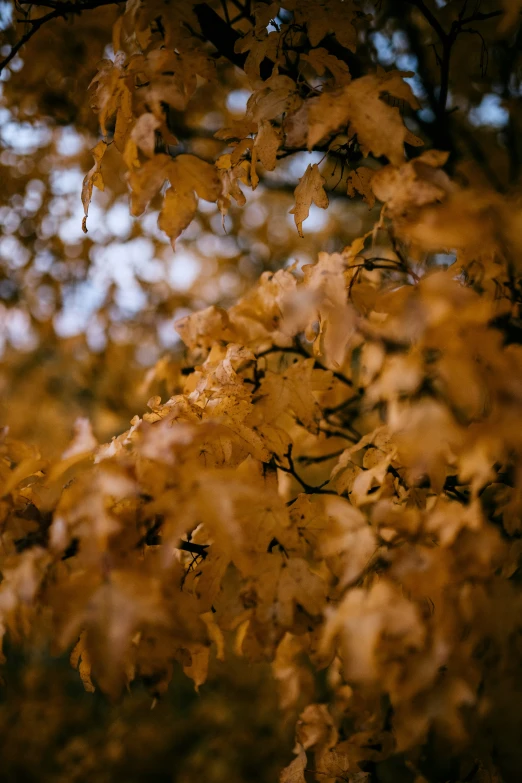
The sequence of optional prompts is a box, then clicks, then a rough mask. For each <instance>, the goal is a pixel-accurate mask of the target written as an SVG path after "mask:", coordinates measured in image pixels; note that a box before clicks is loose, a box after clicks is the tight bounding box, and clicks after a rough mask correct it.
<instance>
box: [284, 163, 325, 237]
mask: <svg viewBox="0 0 522 783" xmlns="http://www.w3.org/2000/svg"><path fill="white" fill-rule="evenodd" d="M325 182H326V180H325V178H324V177H323V175H322V174H321V172H320V171H319V166H318V165H317V163H314V164H311V163H310V164H309V165H308V168H307V169H306V171H305V173H304V175H303V176H302V177H301V179H300V180H299V184H298V186H297V187H296V189H295V191H294V196H295V207H293V209H291V210H290V214H291V215H293V216H294V220H295V224H296V226H297V230H298V232H299V236H300V237H303V236H304V234H303V222H304V221H305V220H306V218H307V217H308V215H309V214H310V207H311V205H312V203H313V204H315V205H316V206H318V207H320V208H321V209H327V208H328V195H327V193H326V191H325V189H324V183H325Z"/></svg>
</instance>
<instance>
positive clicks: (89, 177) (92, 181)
mask: <svg viewBox="0 0 522 783" xmlns="http://www.w3.org/2000/svg"><path fill="white" fill-rule="evenodd" d="M106 152H107V144H106V142H104V141H99V142H98V144H97V145H96V146H95V148H94V149H93V150H92V155H93V158H94V166H93V167H92V169H90V171H89V172H88V173H87V174H86V175H85V177H84V180H83V186H82V204H83V211H84V214H85V217H84V218H83V223H82V229H83V231H84V233H85V234H86V233H87V215H88V214H89V204H90V203H91V198H92V190H93V187H94V186H96V187H97V188H98V190H103V189H104V187H105V185H104V182H103V177H102V174H101V170H100V169H101V162H102V158H103V156H104V155H105V153H106Z"/></svg>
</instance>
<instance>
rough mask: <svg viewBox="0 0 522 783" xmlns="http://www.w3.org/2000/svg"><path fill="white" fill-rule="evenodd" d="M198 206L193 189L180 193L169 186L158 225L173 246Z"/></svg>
mask: <svg viewBox="0 0 522 783" xmlns="http://www.w3.org/2000/svg"><path fill="white" fill-rule="evenodd" d="M197 206H198V202H197V199H196V196H195V195H194V191H192V190H189V191H185V192H181V193H178V191H176V190H174V188H169V189H168V190H167V192H166V193H165V198H164V199H163V205H162V207H161V212H160V214H159V217H158V226H159V228H160V229H161V230H162V231H164V232H165V233H166V235H167V236H168V237H169V239H170V241H171V244H172V247H174V245H175V242H176V239H177V238H178V237H179V235H180V234H181V233H182V231H184V230H185V229H186V228H187V226H188V225H190V223H191V222H192V220H193V218H194V215H195V214H196V209H197Z"/></svg>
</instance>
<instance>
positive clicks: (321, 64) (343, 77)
mask: <svg viewBox="0 0 522 783" xmlns="http://www.w3.org/2000/svg"><path fill="white" fill-rule="evenodd" d="M300 60H302V61H304V62H308V63H310V65H311V66H312V68H313V69H314V70H315V72H316V73H317V75H318V76H324V74H325V72H326V71H329V72H330V73H331V74H332V76H333V78H334V82H335V83H336V84H338V85H341V84H347V83H348V82H349V81H350V79H351V77H350V71H349V70H348V66H347V65H346V63H345V62H343V61H342V60H339V58H338V57H335V56H334V55H333V54H330V52H329V51H328V49H325V48H324V47H322V46H320V47H318V48H317V49H311V50H310V51H309V52H308V54H302V55H300Z"/></svg>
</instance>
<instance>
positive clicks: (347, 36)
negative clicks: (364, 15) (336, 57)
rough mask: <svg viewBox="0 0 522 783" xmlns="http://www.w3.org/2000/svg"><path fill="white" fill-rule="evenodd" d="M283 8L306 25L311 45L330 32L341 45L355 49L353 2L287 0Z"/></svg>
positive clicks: (355, 33) (354, 11) (355, 10)
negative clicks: (291, 12)
mask: <svg viewBox="0 0 522 783" xmlns="http://www.w3.org/2000/svg"><path fill="white" fill-rule="evenodd" d="M285 8H288V10H292V11H294V13H295V18H296V21H297V22H299V23H300V24H305V25H306V28H307V33H308V39H309V41H310V43H311V44H312V46H313V47H315V46H318V45H319V43H321V41H322V40H323V38H325V37H326V36H327V35H328V34H329V33H332V34H333V35H335V37H336V38H337V40H338V41H339V43H340V44H342V46H345V47H346V48H347V49H350V50H351V51H353V52H354V51H355V48H356V45H357V30H356V28H355V26H354V24H353V23H354V21H355V19H356V16H357V9H356V6H355V3H353V2H348V1H347V2H344V1H343V0H319V2H317V0H289V2H287V4H286V5H285Z"/></svg>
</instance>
